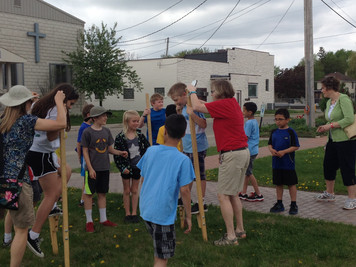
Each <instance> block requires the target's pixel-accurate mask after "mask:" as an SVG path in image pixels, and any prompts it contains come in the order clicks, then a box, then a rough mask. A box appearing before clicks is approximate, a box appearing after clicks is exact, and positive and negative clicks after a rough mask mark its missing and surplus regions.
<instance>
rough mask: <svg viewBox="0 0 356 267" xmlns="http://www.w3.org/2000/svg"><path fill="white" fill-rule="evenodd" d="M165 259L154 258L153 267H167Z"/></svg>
mask: <svg viewBox="0 0 356 267" xmlns="http://www.w3.org/2000/svg"><path fill="white" fill-rule="evenodd" d="M167 262H168V260H167V259H160V258H157V257H155V262H154V265H153V266H154V267H166V266H167Z"/></svg>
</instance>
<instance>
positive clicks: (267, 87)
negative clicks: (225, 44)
mask: <svg viewBox="0 0 356 267" xmlns="http://www.w3.org/2000/svg"><path fill="white" fill-rule="evenodd" d="M266 91H267V92H268V91H269V79H266Z"/></svg>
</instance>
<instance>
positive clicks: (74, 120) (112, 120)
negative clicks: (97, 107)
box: [70, 110, 142, 126]
mask: <svg viewBox="0 0 356 267" xmlns="http://www.w3.org/2000/svg"><path fill="white" fill-rule="evenodd" d="M109 111H111V112H112V115H111V116H110V117H109V118H108V121H107V124H116V123H122V115H124V112H125V110H109ZM138 113H139V114H142V111H139V112H138ZM82 122H83V117H82V116H81V115H70V123H71V125H72V126H79V125H81V124H82Z"/></svg>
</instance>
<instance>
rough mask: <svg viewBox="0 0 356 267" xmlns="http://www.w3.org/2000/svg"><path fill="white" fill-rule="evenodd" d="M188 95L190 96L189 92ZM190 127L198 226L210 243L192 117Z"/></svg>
mask: <svg viewBox="0 0 356 267" xmlns="http://www.w3.org/2000/svg"><path fill="white" fill-rule="evenodd" d="M187 94H188V95H189V92H188V91H187ZM188 106H190V107H191V106H192V101H191V99H190V96H188ZM189 126H190V136H191V138H192V148H193V160H194V171H195V181H196V186H197V195H198V205H199V214H198V215H197V216H198V224H199V226H200V225H201V231H202V235H203V240H204V241H208V234H207V230H206V222H205V213H204V203H203V192H202V190H201V180H200V168H199V158H198V146H197V137H196V133H195V123H194V121H193V119H192V118H191V117H190V116H189Z"/></svg>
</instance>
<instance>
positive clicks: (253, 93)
mask: <svg viewBox="0 0 356 267" xmlns="http://www.w3.org/2000/svg"><path fill="white" fill-rule="evenodd" d="M248 97H257V83H249V84H248Z"/></svg>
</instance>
